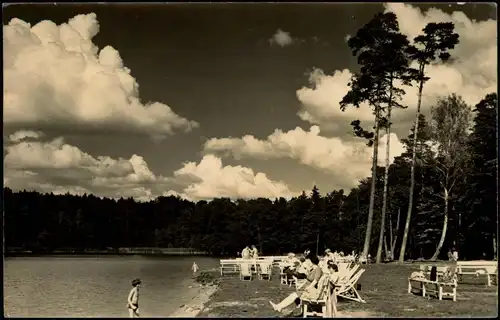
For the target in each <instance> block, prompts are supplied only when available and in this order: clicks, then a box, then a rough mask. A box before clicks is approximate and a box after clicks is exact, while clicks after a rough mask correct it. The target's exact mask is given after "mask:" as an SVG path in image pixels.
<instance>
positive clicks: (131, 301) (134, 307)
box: [127, 279, 142, 318]
mask: <svg viewBox="0 0 500 320" xmlns="http://www.w3.org/2000/svg"><path fill="white" fill-rule="evenodd" d="M141 283H142V281H141V279H134V280H132V290H130V293H129V294H128V298H127V307H128V312H129V315H130V318H139V286H140V285H141Z"/></svg>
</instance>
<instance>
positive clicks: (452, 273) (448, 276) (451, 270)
mask: <svg viewBox="0 0 500 320" xmlns="http://www.w3.org/2000/svg"><path fill="white" fill-rule="evenodd" d="M455 280H457V270H456V268H455V267H448V268H446V271H445V272H444V273H443V276H442V277H441V281H442V282H444V283H449V282H453V281H455Z"/></svg>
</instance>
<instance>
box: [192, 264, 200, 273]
mask: <svg viewBox="0 0 500 320" xmlns="http://www.w3.org/2000/svg"><path fill="white" fill-rule="evenodd" d="M191 269H192V270H193V273H196V272H198V269H200V268H198V265H197V264H196V262H193V266H192V267H191Z"/></svg>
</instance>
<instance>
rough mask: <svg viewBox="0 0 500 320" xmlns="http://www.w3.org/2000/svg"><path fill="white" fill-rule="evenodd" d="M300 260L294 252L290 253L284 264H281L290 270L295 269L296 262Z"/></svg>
mask: <svg viewBox="0 0 500 320" xmlns="http://www.w3.org/2000/svg"><path fill="white" fill-rule="evenodd" d="M298 261H299V260H298V259H297V258H296V257H295V253H293V252H290V253H289V254H288V256H287V257H286V258H285V259H283V262H282V263H281V265H282V266H284V267H285V269H286V268H290V267H293V266H294V265H295V263H296V262H298Z"/></svg>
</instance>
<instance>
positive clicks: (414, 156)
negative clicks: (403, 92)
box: [399, 66, 424, 262]
mask: <svg viewBox="0 0 500 320" xmlns="http://www.w3.org/2000/svg"><path fill="white" fill-rule="evenodd" d="M420 75H421V76H423V75H424V67H422V66H421V67H420ZM423 89H424V82H423V81H422V80H421V81H420V85H419V88H418V102H417V114H416V115H415V130H414V132H413V148H412V157H411V174H410V195H409V199H408V213H407V214H406V223H405V232H404V233H403V240H402V241H401V250H400V251H399V262H404V261H405V251H406V242H407V241H408V233H409V232H410V221H411V213H412V210H413V193H414V192H415V162H416V159H417V137H418V122H419V121H418V119H419V117H420V106H421V105H422V91H423Z"/></svg>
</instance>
